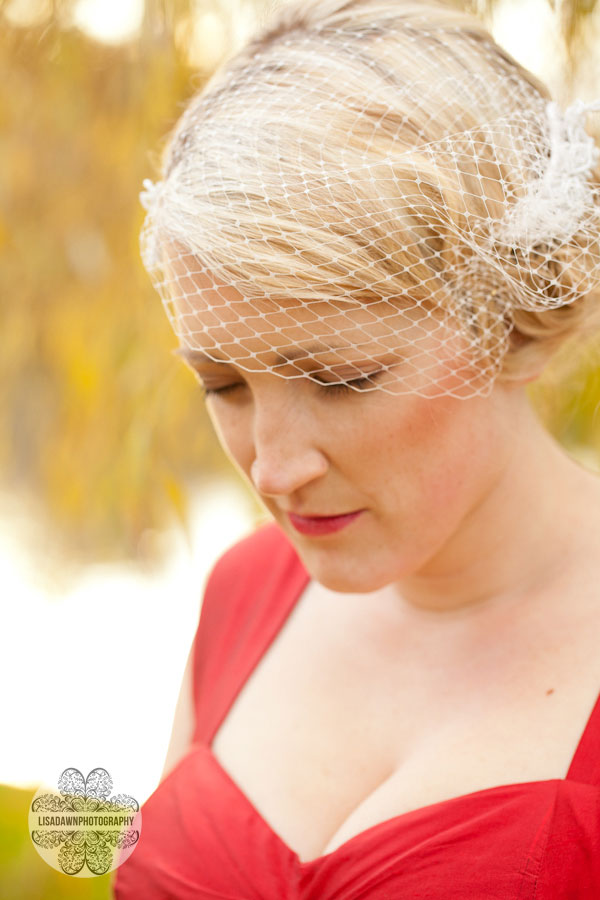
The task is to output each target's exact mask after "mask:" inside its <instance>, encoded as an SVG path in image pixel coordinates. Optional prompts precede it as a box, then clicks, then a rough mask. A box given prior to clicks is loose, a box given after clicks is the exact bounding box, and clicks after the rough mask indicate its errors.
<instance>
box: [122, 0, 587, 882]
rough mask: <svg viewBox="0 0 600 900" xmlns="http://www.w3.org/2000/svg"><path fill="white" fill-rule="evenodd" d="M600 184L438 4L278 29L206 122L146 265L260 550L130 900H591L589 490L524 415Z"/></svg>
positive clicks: (570, 302) (226, 578) (232, 595)
mask: <svg viewBox="0 0 600 900" xmlns="http://www.w3.org/2000/svg"><path fill="white" fill-rule="evenodd" d="M597 157H598V154H597V150H596V148H595V146H594V144H593V141H592V139H591V138H590V137H589V136H588V135H587V133H586V131H585V110H584V109H583V108H581V107H571V108H570V109H569V110H568V111H567V112H566V113H565V114H563V113H561V112H560V111H559V110H558V108H557V107H556V106H555V105H553V104H552V103H549V100H548V96H547V92H546V90H545V88H544V87H543V86H542V85H540V84H539V83H538V82H537V81H536V80H535V79H534V78H533V77H532V76H531V75H530V74H529V73H527V72H526V71H524V70H523V69H522V68H521V67H520V66H519V65H518V64H517V63H516V62H515V61H514V60H512V59H511V58H510V57H509V56H508V55H507V54H506V53H504V51H502V50H501V49H500V48H498V47H497V46H496V45H495V44H494V42H493V40H492V39H491V37H490V36H489V35H487V33H486V32H485V31H484V30H483V28H482V27H481V25H480V24H478V23H477V22H475V21H474V20H472V19H471V18H469V17H468V16H466V15H464V14H462V13H460V12H457V11H456V10H454V9H453V8H451V7H450V6H449V5H447V4H443V3H435V2H432V3H429V2H428V3H414V2H402V0H400V2H398V0H316V2H306V0H304V2H298V3H293V4H292V5H288V6H286V7H284V8H283V11H282V12H280V13H279V15H278V17H277V18H276V20H275V21H274V22H273V23H272V24H271V25H270V26H269V27H268V28H267V29H266V30H265V31H264V32H263V33H262V34H261V35H260V36H259V37H257V38H256V39H255V40H254V41H253V42H251V43H250V44H249V46H248V47H247V48H245V50H243V51H242V52H241V53H240V54H238V55H237V56H236V57H235V58H234V59H233V60H231V61H230V62H229V63H228V64H227V65H226V66H225V67H224V69H223V70H222V72H221V73H220V74H219V75H217V76H216V77H215V79H213V81H211V83H210V84H209V85H208V86H207V88H206V89H205V90H204V91H203V92H201V94H200V95H199V96H197V97H195V98H194V99H193V100H192V102H191V104H190V106H189V108H188V110H187V111H186V113H185V114H184V116H183V117H182V120H181V122H180V123H179V125H178V126H177V128H176V129H175V132H174V134H173V136H172V138H171V140H170V142H169V147H168V149H167V153H166V156H165V163H164V172H163V180H162V182H160V183H159V184H158V185H151V184H148V185H147V190H146V192H145V194H144V197H143V199H144V203H145V205H146V207H147V209H148V218H147V221H146V226H145V230H144V235H143V254H144V260H145V263H146V266H147V267H148V269H149V271H150V272H151V274H152V275H153V277H154V280H155V284H156V286H157V288H158V289H159V291H160V292H161V294H162V296H163V299H164V301H165V304H166V307H167V311H168V313H169V315H170V317H171V321H172V323H173V325H174V327H175V330H176V333H177V334H178V336H179V339H180V345H181V346H180V352H181V354H182V356H183V357H184V358H185V360H186V361H187V362H188V364H189V365H191V366H192V368H193V369H194V371H195V372H196V373H197V374H198V376H199V379H200V381H201V382H202V384H203V386H204V389H205V393H206V399H207V404H208V409H209V412H210V416H211V419H212V421H213V423H214V426H215V428H216V430H217V433H218V435H219V438H220V440H221V442H222V445H223V448H224V450H225V452H226V453H227V454H228V456H229V458H230V459H231V460H232V462H233V463H234V465H235V466H236V467H237V468H238V470H239V471H240V472H241V473H242V475H243V476H244V477H245V478H246V479H247V480H248V482H249V483H250V485H251V486H252V488H253V489H254V490H255V491H256V493H257V495H258V496H259V497H260V499H261V500H262V501H263V503H264V505H265V506H266V507H267V509H268V510H269V512H270V513H271V514H272V517H273V520H274V521H273V522H271V523H269V524H267V525H265V526H262V527H261V528H259V529H258V530H257V531H256V532H255V533H254V534H251V535H250V536H248V537H247V538H245V539H244V540H242V541H240V542H239V543H237V544H236V545H235V546H233V547H232V548H231V549H230V550H229V551H227V552H226V553H225V554H224V556H223V557H222V558H221V559H220V560H219V561H218V562H217V564H216V566H215V568H214V569H213V572H212V573H211V576H210V578H209V581H208V584H207V587H206V591H205V596H204V601H203V606H202V612H201V617H200V623H199V627H198V631H197V634H196V639H195V643H194V647H193V653H192V656H191V658H190V663H189V665H188V669H187V671H186V676H185V682H184V688H183V692H182V697H183V698H184V700H183V701H182V703H181V704H180V707H179V710H178V716H177V721H176V723H175V729H174V737H173V741H172V745H171V749H170V753H169V758H168V761H167V765H166V771H165V776H166V777H164V780H163V781H162V783H161V784H160V785H159V787H158V788H157V790H156V791H155V793H154V794H153V795H152V797H151V798H150V799H149V800H148V802H147V803H146V805H145V807H144V813H143V833H142V836H141V839H140V842H139V845H138V847H137V849H136V851H135V852H134V854H133V855H132V856H131V857H130V859H129V860H127V862H126V863H124V864H123V865H122V866H121V867H120V869H119V871H118V875H117V879H116V891H115V895H116V897H117V898H118V900H126V898H133V897H136V898H137V897H144V898H154V897H156V898H159V897H160V898H166V897H173V898H217V897H219V898H225V897H227V898H230V900H233V898H236V900H237V898H240V900H241V898H244V900H246V898H250V897H252V898H268V900H271V898H273V900H274V898H281V897H298V898H302V900H308V898H311V900H312V898H315V900H317V898H318V900H326V898H343V900H355V898H356V900H358V898H361V900H364V898H369V900H382V898H384V897H385V898H389V897H393V898H400V897H402V898H403V900H405V898H413V897H414V898H416V897H431V898H436V900H437V898H444V900H448V898H460V900H464V898H467V897H469V898H470V897H476V898H486V900H489V898H502V900H507V898H515V900H516V898H519V900H523V898H534V897H535V898H536V900H541V898H544V900H545V898H554V900H555V898H565V900H566V898H592V897H598V896H600V696H599V691H600V654H598V639H599V637H600V602H599V599H598V592H597V585H598V583H599V582H600V554H598V550H597V535H598V533H599V531H600V484H599V482H598V480H597V478H596V477H595V476H594V475H592V474H590V473H588V472H586V471H584V470H583V469H581V468H580V467H579V466H578V465H577V464H575V463H574V462H573V461H572V460H570V459H569V458H568V457H567V456H566V455H565V454H564V453H563V452H562V451H561V450H560V449H559V448H558V447H557V446H556V445H555V443H554V442H553V441H552V439H551V438H550V436H549V435H548V434H547V433H546V432H545V430H544V429H543V428H542V427H541V425H540V424H539V422H538V420H537V418H536V416H535V415H534V413H533V412H532V410H531V408H530V406H529V403H528V401H527V397H526V393H525V385H526V384H527V382H528V381H530V380H531V379H532V378H535V377H536V376H537V375H538V374H539V372H540V371H541V370H542V368H543V367H544V365H545V363H546V361H547V359H548V358H549V357H550V355H551V354H552V352H554V351H555V350H556V348H557V347H559V346H561V345H562V343H563V342H564V341H565V340H566V339H567V337H570V336H572V335H573V334H575V333H577V332H578V331H581V330H582V329H583V328H584V327H588V326H589V323H590V316H592V315H593V313H594V308H595V307H594V304H597V303H598V296H597V288H598V282H599V263H600V258H599V254H598V246H597V233H598V232H597V225H598V210H599V203H598V188H597V182H596V181H594V166H595V165H596V163H597ZM186 697H187V698H188V701H187V702H186V701H185V698H186Z"/></svg>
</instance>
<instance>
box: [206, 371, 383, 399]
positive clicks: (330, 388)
mask: <svg viewBox="0 0 600 900" xmlns="http://www.w3.org/2000/svg"><path fill="white" fill-rule="evenodd" d="M383 371H384V370H383V369H382V370H381V371H379V372H372V373H371V374H370V375H368V376H366V375H364V376H363V377H361V378H354V379H352V380H351V381H347V382H342V383H341V384H336V383H335V382H332V383H328V382H326V381H317V379H316V378H312V379H311V381H313V382H314V383H315V384H317V385H318V386H319V387H322V388H323V390H324V393H325V395H326V396H327V395H332V394H333V395H335V394H347V393H350V391H352V392H353V393H354V392H355V391H354V390H353V388H352V387H351V386H350V385H354V388H358V389H359V390H362V388H363V387H366V386H367V385H369V384H371V383H372V382H373V381H374V380H376V379H377V378H378V377H379V376H380V375H383ZM239 387H242V385H241V384H240V383H239V382H238V383H237V384H226V385H225V386H224V387H221V388H204V396H205V397H210V396H217V395H222V394H228V393H229V392H230V391H234V390H236V389H237V388H239Z"/></svg>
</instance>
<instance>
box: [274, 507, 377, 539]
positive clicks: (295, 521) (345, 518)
mask: <svg viewBox="0 0 600 900" xmlns="http://www.w3.org/2000/svg"><path fill="white" fill-rule="evenodd" d="M361 512H363V510H362V509H358V510H357V511H356V512H351V513H345V514H344V515H342V516H297V515H296V514H295V513H288V518H289V520H290V522H291V523H292V525H293V526H294V528H295V529H296V531H299V532H300V534H309V535H320V534H331V533H332V532H334V531H339V530H340V529H341V528H345V527H346V525H349V524H350V523H351V522H354V520H355V519H356V518H358V516H360V514H361Z"/></svg>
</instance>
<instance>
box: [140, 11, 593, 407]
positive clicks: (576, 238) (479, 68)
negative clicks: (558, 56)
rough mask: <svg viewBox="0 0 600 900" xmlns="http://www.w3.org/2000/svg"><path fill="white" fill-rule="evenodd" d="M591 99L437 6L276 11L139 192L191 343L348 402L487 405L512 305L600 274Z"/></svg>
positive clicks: (149, 263)
mask: <svg viewBox="0 0 600 900" xmlns="http://www.w3.org/2000/svg"><path fill="white" fill-rule="evenodd" d="M599 109H600V104H597V103H596V104H593V103H592V104H587V105H585V104H583V103H581V102H578V103H575V104H572V105H571V106H570V107H568V108H567V109H566V110H562V109H561V108H559V106H558V105H557V104H556V103H554V102H553V101H551V100H550V99H549V96H548V94H547V92H546V91H545V89H544V88H543V87H541V86H540V85H539V84H538V83H537V82H536V80H535V79H534V78H533V77H532V76H529V75H528V74H527V73H525V72H524V71H523V70H522V69H521V68H520V67H519V66H518V65H517V64H516V63H515V62H514V61H513V60H512V59H511V58H510V57H509V56H508V55H507V54H506V53H504V52H503V51H502V50H500V49H499V48H498V47H496V45H495V44H494V43H493V42H492V40H491V38H489V37H487V36H486V35H485V33H484V32H483V29H482V28H481V26H480V25H478V24H475V23H474V20H471V19H470V18H468V17H466V16H463V15H462V14H460V13H458V12H456V11H454V10H449V9H448V8H447V7H444V6H440V5H439V4H436V3H435V2H434V3H431V4H430V3H419V4H416V3H414V2H406V3H404V2H402V0H393V2H392V0H389V2H384V0H371V2H370V0H349V2H348V0H346V2H344V0H325V2H323V0H320V2H319V0H312V2H304V3H292V4H289V5H288V6H287V7H286V8H285V9H284V12H283V13H281V14H280V16H279V18H278V19H276V20H275V22H274V23H273V24H272V25H271V27H270V28H268V29H267V30H266V32H265V33H263V34H262V35H261V36H259V37H258V38H256V39H255V40H254V42H252V43H251V44H250V45H249V46H248V48H246V49H245V50H244V51H242V52H241V53H239V54H238V55H237V56H236V57H234V58H233V59H232V60H231V61H230V62H229V63H228V64H227V65H226V66H225V67H224V68H223V70H222V71H221V72H219V73H218V75H217V76H216V77H215V78H214V79H213V81H212V82H211V83H209V85H208V86H207V87H206V88H205V90H204V91H203V92H201V94H200V95H199V96H198V97H196V98H194V100H193V101H192V102H191V104H190V105H189V107H188V109H187V110H186V112H185V114H184V115H183V116H182V118H181V120H180V122H179V123H178V126H177V128H176V130H175V133H174V135H173V138H172V140H171V143H170V145H169V149H168V152H167V154H166V156H165V162H164V171H163V173H162V178H161V179H160V180H158V181H157V182H156V183H153V182H151V181H148V180H147V181H146V182H145V183H144V191H143V193H142V195H141V199H142V202H143V204H144V206H145V208H146V210H147V215H146V219H145V223H144V226H143V230H142V235H141V247H142V256H143V261H144V264H145V267H146V269H147V270H148V272H149V273H150V275H151V277H152V279H153V282H154V285H155V287H156V288H157V290H158V292H159V293H160V295H161V297H162V299H163V302H164V304H165V308H166V311H167V314H168V316H169V318H170V321H171V323H172V325H173V328H174V330H175V332H176V334H177V336H178V338H179V340H180V342H181V344H182V345H183V346H184V347H186V348H187V349H188V350H189V351H196V352H198V353H201V354H204V355H205V356H206V357H208V358H213V359H217V360H225V361H228V362H230V363H231V364H232V365H234V366H236V367H238V368H239V369H241V370H245V371H249V372H250V371H269V372H273V373H275V374H278V375H281V376H282V377H287V378H294V377H303V378H306V377H307V376H309V377H311V378H315V379H316V380H318V381H322V382H326V383H327V384H340V383H344V384H347V385H348V386H349V387H351V388H354V389H355V390H361V391H362V390H374V389H378V390H383V391H387V392H391V393H406V392H415V391H416V392H417V393H425V394H427V396H433V395H435V394H444V393H446V394H447V393H450V394H456V395H457V396H461V397H466V396H473V395H477V394H485V393H487V392H489V390H490V389H491V387H492V385H493V383H494V381H495V379H496V377H497V376H498V374H499V373H500V372H501V370H502V367H503V361H504V358H505V356H506V354H507V351H508V349H509V344H510V336H511V332H512V331H513V329H514V319H515V312H516V311H517V310H527V311H531V312H543V311H545V310H551V309H557V308H560V307H564V306H569V305H572V304H575V303H577V302H579V301H581V300H582V298H584V297H586V296H587V295H589V294H590V292H593V291H594V290H596V289H597V287H598V285H599V283H600V249H599V231H600V191H599V187H598V182H597V181H596V180H595V177H594V169H595V167H596V165H597V163H598V157H599V155H600V154H599V151H598V149H597V147H596V144H595V142H594V139H593V138H592V137H591V136H590V134H589V133H588V131H587V130H586V124H587V116H588V114H589V113H591V112H594V111H597V110H599Z"/></svg>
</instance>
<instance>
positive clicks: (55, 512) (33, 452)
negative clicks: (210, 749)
mask: <svg viewBox="0 0 600 900" xmlns="http://www.w3.org/2000/svg"><path fill="white" fill-rule="evenodd" d="M464 5H465V6H468V7H469V8H470V9H471V10H473V11H475V12H477V14H478V15H480V16H481V17H482V18H484V19H485V20H486V22H487V24H488V25H489V27H490V28H491V29H492V31H493V32H494V34H495V36H496V39H497V40H498V41H499V42H500V43H501V44H503V45H504V46H505V47H506V48H507V49H508V50H509V51H510V52H511V53H512V54H513V55H514V56H515V57H517V58H518V59H519V61H520V62H522V63H524V64H525V65H526V66H527V67H528V68H530V69H531V70H533V71H534V72H535V73H536V74H538V75H539V76H541V77H542V78H543V79H544V80H545V81H546V82H547V83H548V84H549V86H550V87H551V89H552V91H553V93H554V95H555V97H556V98H557V99H558V100H559V101H560V102H561V103H563V104H566V103H568V102H570V101H571V100H573V99H574V98H576V97H581V98H583V99H593V98H597V97H599V96H600V3H598V4H597V3H596V2H595V0H581V2H568V0H563V2H559V0H555V2H554V3H550V2H549V0H498V2H489V0H483V2H475V0H473V2H471V3H465V4H464ZM270 6H271V4H268V3H267V2H266V0H0V129H1V130H0V285H1V289H0V310H1V317H2V318H1V325H2V327H1V331H0V334H1V341H2V343H1V351H0V372H1V378H0V385H1V387H0V596H1V598H2V603H1V607H0V610H1V612H0V615H1V629H0V635H1V637H0V641H1V648H2V652H1V654H0V682H1V684H2V699H1V701H0V716H1V722H2V734H3V739H2V741H1V744H0V898H2V900H17V898H19V900H21V898H23V900H29V898H32V900H34V898H35V900H45V898H63V897H64V898H67V897H86V898H87V897H90V898H91V897H94V898H108V897H109V896H110V891H109V884H108V882H109V878H108V876H105V877H102V878H92V879H79V878H69V877H68V876H66V875H62V874H59V873H58V872H55V871H54V870H53V869H51V868H50V867H48V866H47V865H46V864H45V863H44V862H43V861H42V860H41V859H40V858H39V857H38V855H37V853H36V852H35V850H34V848H33V845H32V843H31V840H30V838H29V834H28V828H27V811H28V807H29V803H30V801H31V798H32V795H33V793H34V791H35V790H36V788H37V787H38V786H39V785H40V784H42V783H45V784H48V785H56V782H57V779H58V777H59V775H60V773H61V772H62V770H63V769H64V768H67V767H69V766H74V767H76V768H79V769H80V770H81V771H82V772H83V774H84V775H86V774H87V772H88V771H90V770H91V769H92V768H94V767H95V766H102V767H104V768H106V769H107V770H108V771H109V772H110V774H111V775H112V777H113V780H114V791H115V793H116V792H118V793H128V794H131V795H133V796H134V797H136V799H137V800H138V801H139V802H140V803H141V802H143V801H144V800H145V799H146V798H147V797H148V796H149V794H150V793H151V792H152V791H153V790H154V788H155V786H156V784H157V783H158V780H159V777H160V773H161V770H162V766H163V762H164V756H165V753H166V749H167V745H168V741H169V735H170V728H171V722H172V717H173V714H174V709H175V703H176V700H177V694H178V691H179V685H180V680H181V676H182V673H183V668H184V665H185V661H186V657H187V654H188V650H189V647H190V643H191V640H192V638H193V635H194V630H195V627H196V624H197V619H198V614H199V609H200V602H201V595H202V587H203V583H204V579H205V577H206V574H207V572H208V570H209V569H210V567H211V565H212V563H213V562H214V560H215V559H216V557H217V556H218V555H219V554H220V553H221V552H222V551H223V550H224V549H225V548H226V547H227V546H229V545H230V544H231V543H233V542H234V541H235V540H236V539H237V538H238V537H240V536H241V535H242V534H244V533H246V532H247V531H248V530H250V529H251V528H253V527H254V526H255V525H256V524H258V523H259V522H260V521H262V520H264V519H265V518H266V514H265V512H264V511H263V509H262V508H261V507H259V506H258V505H257V503H256V502H255V500H254V499H253V498H252V496H251V495H250V494H249V493H248V491H247V490H246V488H245V486H244V485H243V483H242V482H241V481H240V479H239V478H238V477H237V476H236V475H235V473H234V472H233V470H231V469H230V467H229V465H228V464H227V462H226V460H225V458H224V457H223V455H222V454H221V452H220V450H219V447H218V445H217V442H216V439H215V437H214V435H213V433H212V431H211V428H210V425H209V423H208V419H207V417H206V414H205V412H204V408H203V404H202V401H201V398H200V393H199V389H198V387H197V385H196V382H195V380H194V379H193V377H192V376H191V375H190V374H189V373H188V372H187V371H186V370H185V369H184V367H183V365H182V363H181V362H180V361H178V360H176V359H175V358H174V357H173V355H172V352H171V351H172V350H173V348H174V347H175V344H176V342H175V339H174V337H173V335H172V334H171V331H170V328H169V326H168V323H167V320H166V317H165V316H164V313H163V311H162V308H161V305H160V301H159V300H158V297H156V296H155V295H154V293H153V290H152V288H151V286H150V284H149V281H148V278H147V276H146V275H145V273H144V271H143V269H142V267H141V263H140V261H139V251H138V233H139V229H140V226H141V222H142V218H143V210H142V208H141V206H140V204H139V201H138V194H139V191H140V189H141V185H142V181H143V179H144V178H146V177H151V178H152V177H155V176H156V174H157V170H158V158H159V154H160V150H161V147H162V144H163V142H164V139H165V137H166V135H167V134H168V132H169V130H170V128H171V127H172V125H173V124H174V123H175V121H176V119H177V118H178V116H179V115H180V113H181V111H182V109H183V107H184V104H185V101H186V98H188V97H189V96H190V94H191V93H192V92H194V91H195V90H197V89H198V88H199V87H201V85H202V83H203V82H204V81H205V80H206V78H207V77H208V76H209V75H210V74H211V72H212V71H213V70H214V68H215V67H216V66H218V65H219V63H220V62H221V61H222V60H223V59H225V58H226V57H227V56H228V55H230V54H231V53H233V52H235V50H236V49H237V48H238V47H239V46H240V45H241V44H242V43H243V42H244V41H245V39H246V38H247V37H248V36H249V34H250V33H251V32H252V31H253V30H254V29H255V28H256V27H257V25H258V24H260V23H261V21H263V19H264V18H265V16H266V15H267V14H268V10H269V8H270ZM598 119H600V117H599V116H596V117H590V120H589V127H590V129H594V128H598V127H600V122H598V121H597V120H598ZM531 391H532V401H533V402H534V403H535V404H536V406H537V407H538V409H539V410H540V414H541V415H542V416H543V418H544V420H545V422H546V423H547V426H548V428H549V429H550V430H551V431H552V432H553V433H554V434H555V435H556V437H557V439H558V440H560V441H561V442H562V443H563V444H564V446H565V447H566V448H567V450H568V451H569V452H571V453H572V454H574V455H575V456H577V457H578V458H579V459H580V460H581V462H582V463H583V464H584V465H587V466H589V467H590V468H598V467H599V461H600V421H599V419H598V415H597V411H598V409H599V406H600V352H599V341H598V338H597V337H595V336H593V335H592V336H590V339H589V340H586V341H583V340H581V341H579V342H578V344H577V345H576V346H571V347H569V348H568V349H567V350H566V352H565V353H562V354H561V356H560V358H558V359H557V361H556V363H555V364H554V365H553V366H552V367H551V368H550V369H549V371H548V373H547V375H545V376H544V379H543V380H542V381H541V382H540V383H537V384H535V385H534V386H532V388H531Z"/></svg>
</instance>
